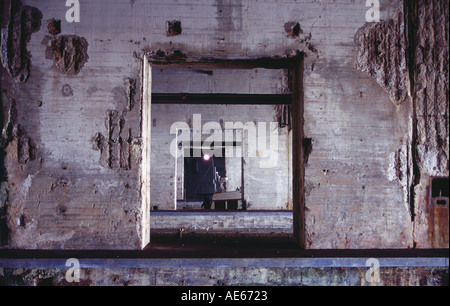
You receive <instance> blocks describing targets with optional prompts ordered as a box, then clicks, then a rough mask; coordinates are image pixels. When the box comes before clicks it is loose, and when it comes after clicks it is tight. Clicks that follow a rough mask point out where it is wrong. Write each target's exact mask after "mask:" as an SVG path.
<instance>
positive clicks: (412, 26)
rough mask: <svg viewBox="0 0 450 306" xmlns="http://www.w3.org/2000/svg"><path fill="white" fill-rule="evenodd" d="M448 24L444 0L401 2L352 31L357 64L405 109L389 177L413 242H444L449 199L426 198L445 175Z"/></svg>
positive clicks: (436, 244) (435, 244)
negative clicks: (388, 15)
mask: <svg viewBox="0 0 450 306" xmlns="http://www.w3.org/2000/svg"><path fill="white" fill-rule="evenodd" d="M448 24H449V18H448V1H405V2H404V5H402V6H399V8H398V10H397V12H396V13H395V15H394V16H393V18H392V19H390V20H386V21H382V22H380V23H377V24H374V25H368V26H365V27H364V28H362V29H361V30H359V31H358V33H357V34H356V35H355V43H356V44H357V46H358V51H357V56H356V60H355V62H356V65H355V66H356V68H357V69H359V70H361V71H364V72H366V73H368V74H369V75H371V76H372V77H374V78H375V79H376V81H377V82H378V84H379V85H380V86H382V87H383V88H384V89H385V90H386V91H387V92H388V93H389V94H390V95H391V99H392V101H393V102H394V103H396V104H402V103H405V104H407V105H408V107H409V108H410V111H409V114H408V115H407V116H408V120H409V122H410V123H409V132H408V135H407V138H406V139H405V142H404V144H403V145H402V146H401V147H399V149H398V151H397V152H395V153H394V154H392V155H391V157H392V161H391V165H392V167H391V172H392V173H391V177H392V179H397V180H398V181H399V182H400V183H401V184H402V188H403V193H404V201H405V205H406V206H408V207H409V210H410V215H411V221H412V222H413V223H414V228H413V238H414V245H415V246H417V247H448V204H447V206H446V207H437V206H436V205H434V204H433V203H432V201H431V198H430V197H431V195H430V188H431V182H432V178H433V177H447V178H448V176H449V151H448V150H449V134H448V122H449V121H448V118H449V115H448V109H449V94H448V92H449V79H448V61H449V47H448V43H449V40H448V33H449V32H448V30H449V28H448ZM447 188H448V187H447ZM447 202H448V200H447Z"/></svg>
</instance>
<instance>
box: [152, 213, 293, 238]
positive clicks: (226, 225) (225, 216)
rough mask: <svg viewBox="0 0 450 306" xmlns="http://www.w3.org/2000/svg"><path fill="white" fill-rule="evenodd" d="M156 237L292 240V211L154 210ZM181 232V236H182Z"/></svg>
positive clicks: (153, 223)
mask: <svg viewBox="0 0 450 306" xmlns="http://www.w3.org/2000/svg"><path fill="white" fill-rule="evenodd" d="M150 220H151V225H150V228H151V233H152V236H153V235H179V234H181V235H183V237H187V236H201V235H224V236H247V237H260V236H265V237H280V236H284V237H289V236H292V235H293V213H292V211H217V210H210V211H205V210H200V211H152V212H151V218H150ZM180 232H181V233H180Z"/></svg>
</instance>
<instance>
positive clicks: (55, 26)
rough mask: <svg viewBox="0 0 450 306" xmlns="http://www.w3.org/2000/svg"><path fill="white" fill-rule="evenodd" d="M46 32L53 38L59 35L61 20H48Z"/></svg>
mask: <svg viewBox="0 0 450 306" xmlns="http://www.w3.org/2000/svg"><path fill="white" fill-rule="evenodd" d="M47 31H48V33H49V34H51V35H53V36H56V35H58V34H61V20H56V19H50V20H49V21H47Z"/></svg>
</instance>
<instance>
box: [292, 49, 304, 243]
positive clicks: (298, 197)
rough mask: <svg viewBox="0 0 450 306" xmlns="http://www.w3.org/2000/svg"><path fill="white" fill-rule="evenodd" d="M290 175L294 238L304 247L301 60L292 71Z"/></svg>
mask: <svg viewBox="0 0 450 306" xmlns="http://www.w3.org/2000/svg"><path fill="white" fill-rule="evenodd" d="M292 74H293V78H292V82H293V84H292V135H293V136H292V137H293V139H292V171H293V173H292V175H293V188H292V191H293V204H294V207H293V210H294V238H295V240H296V242H297V243H298V245H299V246H300V247H302V248H304V247H305V242H306V241H305V197H304V176H305V170H304V160H303V159H304V154H303V112H304V106H303V99H304V93H303V58H299V63H298V64H297V65H296V66H295V67H294V68H293V69H292Z"/></svg>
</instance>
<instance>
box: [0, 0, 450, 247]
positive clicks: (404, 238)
mask: <svg viewBox="0 0 450 306" xmlns="http://www.w3.org/2000/svg"><path fill="white" fill-rule="evenodd" d="M12 1H14V3H15V4H18V1H16V0H12ZM380 3H381V24H379V25H372V26H370V25H369V26H368V25H366V20H365V15H366V12H367V10H368V8H367V7H366V6H365V4H366V1H363V0H359V1H345V0H338V1H333V2H331V1H312V0H301V1H284V2H279V1H278V2H276V1H273V2H267V1H264V2H261V1H254V0H233V1H229V2H224V1H221V0H202V1H196V2H192V1H119V0H114V1H107V0H101V1H82V2H81V11H80V18H81V22H79V23H69V22H67V21H66V20H65V15H66V12H67V10H68V9H69V8H68V7H65V5H64V3H63V2H61V3H59V2H56V1H50V0H41V1H36V0H26V1H25V0H23V1H22V4H23V6H19V5H16V6H13V7H12V9H13V10H12V12H11V13H8V12H9V11H8V10H5V11H2V14H3V15H6V19H5V20H4V21H2V27H3V30H2V53H1V54H2V63H3V66H4V68H2V79H1V91H2V95H1V99H2V100H1V101H2V102H1V103H2V108H3V117H2V118H1V119H2V121H3V122H2V123H3V126H2V128H3V133H2V140H1V145H2V150H0V157H5V158H6V159H5V163H4V167H3V168H4V172H6V174H7V178H8V181H7V184H5V183H3V184H2V186H3V187H2V198H1V200H2V201H1V202H0V205H1V206H0V229H3V228H6V229H7V233H6V234H4V233H5V231H4V230H2V235H1V236H0V237H1V240H2V242H1V243H2V244H6V245H7V246H8V247H12V248H46V249H47V248H48V249H52V248H55V249H62V248H87V249H91V248H115V249H117V248H140V247H141V246H142V243H143V240H142V239H141V234H142V228H141V220H142V216H143V215H142V214H143V213H147V212H143V211H142V210H141V205H140V202H141V201H140V199H141V195H140V188H141V186H140V183H139V182H140V180H139V175H140V173H139V170H138V168H137V167H135V165H138V164H139V162H140V152H139V147H140V144H139V141H140V137H141V130H140V107H139V106H140V103H139V101H140V82H139V80H140V78H141V74H140V67H141V64H142V63H141V59H142V55H143V54H144V51H145V52H148V51H149V50H150V51H155V52H158V50H161V51H162V52H166V53H171V54H175V55H177V54H178V55H180V54H187V55H201V56H211V57H221V56H222V57H249V58H257V57H264V56H271V57H272V56H285V55H286V54H289V53H291V52H292V51H293V50H300V51H302V52H305V55H306V58H305V71H304V96H305V99H304V100H305V105H304V106H305V118H304V127H305V135H304V137H305V138H306V139H307V141H306V143H307V144H309V146H308V147H309V150H308V152H307V153H310V154H309V156H308V163H307V164H306V165H305V167H306V168H305V174H306V178H305V181H306V184H305V196H306V197H305V201H306V203H305V204H306V209H307V211H306V234H307V241H308V245H307V247H309V248H407V247H413V246H414V245H417V246H418V247H427V246H432V243H431V242H430V239H432V237H431V238H430V237H429V236H428V234H426V233H428V229H429V227H428V226H427V224H428V221H427V213H426V209H427V208H426V207H427V206H426V205H427V203H428V202H426V184H428V183H427V182H426V181H427V176H430V175H444V176H448V160H446V156H447V157H448V131H447V130H445V128H444V126H447V124H446V123H447V122H448V111H447V110H445V109H446V108H448V80H447V81H446V80H445V79H442V77H443V76H444V74H443V73H441V72H445V69H446V68H447V69H448V62H446V59H448V55H447V56H446V55H445V54H446V52H447V54H448V49H446V48H445V47H444V46H446V45H448V27H447V26H444V25H443V24H445V22H443V21H447V24H448V15H446V12H447V11H448V8H447V7H446V6H448V3H447V2H446V1H441V2H440V1H430V2H428V1H423V2H422V1H411V2H409V1H406V2H405V3H411V4H408V7H407V8H408V9H407V11H408V12H409V13H408V14H407V15H406V16H405V18H406V20H409V21H410V23H411V24H416V25H417V24H423V26H421V27H420V29H425V32H422V30H420V31H418V30H412V31H410V30H411V29H412V28H411V25H409V26H406V25H405V24H403V25H402V24H401V18H400V15H399V13H398V9H399V7H400V8H401V9H402V7H403V6H402V3H403V2H402V1H400V0H396V1H394V0H384V1H380ZM20 10H24V12H28V13H30V14H28V13H26V14H25V13H24V14H21V18H17V17H16V13H17V12H18V11H20ZM430 12H434V13H430ZM41 15H42V16H41ZM427 16H428V17H427ZM58 20H60V21H61V23H60V28H59V26H58V22H56V23H55V21H58ZM416 20H417V21H418V23H415V21H416ZM39 21H40V26H39ZM18 24H19V25H18ZM408 24H409V22H408ZM28 25H30V26H28ZM46 25H47V26H46ZM361 29H363V30H361ZM371 29H373V30H371ZM11 31H12V32H13V34H14V35H10V32H11ZM373 31H375V32H373ZM396 31H400V32H402V31H406V32H405V33H407V34H406V35H407V37H408V39H407V40H405V42H403V40H402V37H401V35H398V33H397V35H392V36H389V37H387V36H385V35H387V34H389V35H390V33H394V32H396ZM6 32H7V33H8V35H6V36H5V34H4V33H6ZM357 33H367V34H368V35H369V34H370V35H372V36H370V35H369V36H368V37H380V43H377V46H378V47H377V48H379V49H377V50H378V52H375V55H376V56H377V57H376V59H377V62H376V65H374V66H373V68H374V70H373V71H367V70H365V69H361V70H363V71H360V70H358V69H357V68H356V67H355V62H354V58H355V56H358V54H365V53H364V52H365V51H368V50H364V51H361V48H363V49H364V46H362V47H361V46H359V45H358V41H361V40H356V43H355V35H356V34H357ZM442 33H444V37H441V38H439V37H440V36H439V35H441V34H442ZM357 37H358V36H357ZM411 38H414V39H413V40H411ZM442 40H444V41H442ZM362 41H364V40H362ZM412 41H414V42H415V43H412ZM397 42H398V43H399V44H400V45H401V44H403V43H406V45H407V46H409V47H408V48H409V49H408V50H416V52H417V54H416V55H417V56H416V55H415V54H414V52H413V53H411V52H407V53H405V56H406V57H407V61H406V65H407V67H409V68H410V67H411V65H412V62H411V60H412V59H414V63H415V64H414V67H416V68H417V69H412V70H411V69H409V68H408V69H409V71H408V74H409V77H408V78H407V79H409V82H410V87H409V88H413V89H414V90H409V92H410V93H413V92H414V94H410V96H411V97H410V99H412V100H411V101H412V102H411V103H410V101H406V100H405V101H406V102H405V101H404V102H402V103H400V102H401V101H402V99H403V98H404V97H405V90H404V88H405V85H404V82H405V75H404V74H403V73H404V65H405V61H404V60H403V59H404V58H403V55H402V54H400V55H399V56H395V57H392V59H393V60H394V62H390V61H386V60H383V58H385V57H386V56H388V55H391V53H393V52H394V50H389V48H388V47H389V46H390V45H391V44H394V45H395V44H396V43H397ZM438 42H439V43H438ZM441 42H442V43H441ZM14 44H15V45H19V46H20V48H19V49H18V50H17V51H18V52H19V53H16V52H12V49H11V48H13V49H14V47H13V45H14ZM411 45H412V46H418V48H413V49H411ZM383 48H388V49H383ZM14 50H15V49H14ZM399 50H401V48H400V49H399ZM424 51H425V53H424ZM378 53H379V54H378ZM19 54H20V56H18V55H19ZM13 55H14V56H13ZM16 55H17V56H16ZM372 55H373V54H372ZM362 57H363V58H365V59H368V58H369V57H368V56H365V55H363V56H362ZM363 58H361V59H363ZM418 59H420V60H421V61H418ZM378 60H379V61H378ZM422 60H423V62H422ZM360 67H362V66H360ZM425 68H426V69H425ZM28 71H29V73H28ZM386 71H392V73H386ZM367 72H369V74H367ZM394 72H395V73H394ZM130 80H136V94H134V93H133V86H134V85H133V82H130ZM412 80H414V82H411V81H412ZM274 82H279V78H278V77H277V78H274ZM380 82H385V84H384V85H382V86H380ZM424 84H426V85H427V86H424ZM442 86H443V87H442ZM274 87H275V88H276V87H277V86H274ZM441 87H442V88H441ZM406 88H408V86H407V87H406ZM386 89H387V91H386ZM425 89H426V90H425ZM444 93H445V94H446V95H444ZM392 97H393V98H394V100H395V101H396V103H392V101H391V99H392ZM441 101H446V102H445V103H446V104H445V103H444V102H441ZM130 105H134V107H130ZM425 106H426V107H425ZM15 110H17V112H15ZM430 118H431V119H430ZM435 118H436V120H435ZM293 120H301V118H293ZM445 120H447V121H445ZM444 123H445V124H444ZM446 131H447V132H446ZM445 133H447V134H445ZM446 144H447V148H446ZM405 161H406V165H405ZM446 163H447V164H446ZM434 167H436V169H435V170H434V169H433V168H434ZM403 169H406V170H403ZM403 171H406V172H403ZM418 171H419V172H420V176H418V175H417V173H418ZM397 173H400V174H401V173H405V174H407V175H406V176H402V175H400V177H398V176H396V174H397ZM2 177H3V181H5V180H4V178H5V174H3V175H2ZM419 178H420V179H419ZM6 185H7V187H8V188H5V186H6ZM415 186H417V187H416V188H414V187H415ZM412 190H413V191H414V192H412ZM411 199H412V200H411ZM447 224H448V221H447ZM447 237H448V234H447ZM447 239H448V238H447Z"/></svg>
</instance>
